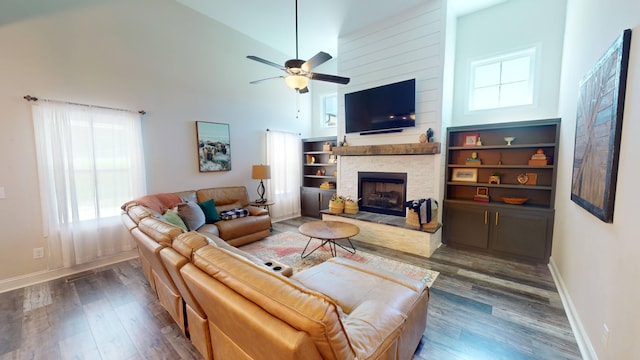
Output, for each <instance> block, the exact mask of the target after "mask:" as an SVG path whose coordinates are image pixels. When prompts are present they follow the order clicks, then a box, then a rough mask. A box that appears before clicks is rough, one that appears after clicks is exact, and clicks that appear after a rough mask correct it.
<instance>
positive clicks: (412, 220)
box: [405, 209, 438, 229]
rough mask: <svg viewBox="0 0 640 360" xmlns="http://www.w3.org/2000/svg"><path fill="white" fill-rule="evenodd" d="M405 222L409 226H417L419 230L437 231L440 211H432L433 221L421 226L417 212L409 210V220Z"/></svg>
mask: <svg viewBox="0 0 640 360" xmlns="http://www.w3.org/2000/svg"><path fill="white" fill-rule="evenodd" d="M405 222H406V223H407V225H410V226H415V227H417V228H422V229H435V228H437V227H438V209H432V210H431V221H430V222H428V223H426V224H422V226H420V219H419V218H418V213H417V212H415V211H414V210H413V209H407V218H406V220H405Z"/></svg>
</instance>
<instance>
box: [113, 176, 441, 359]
mask: <svg viewBox="0 0 640 360" xmlns="http://www.w3.org/2000/svg"><path fill="white" fill-rule="evenodd" d="M238 191H239V190H238ZM196 193H197V192H196ZM208 193H212V192H208ZM245 193H246V189H245ZM178 194H182V193H178ZM183 196H184V195H183ZM214 199H215V197H214ZM215 201H216V204H217V203H218V199H215ZM123 210H124V212H123V222H124V223H125V225H126V226H127V227H128V228H129V230H130V231H131V234H132V235H133V237H134V239H135V240H136V242H137V244H138V249H139V252H140V259H141V263H142V267H143V270H144V272H145V275H146V276H147V279H148V280H149V283H150V284H151V286H152V288H153V289H154V290H155V291H156V293H157V295H158V298H159V300H160V302H161V304H162V305H163V306H164V307H165V309H167V311H168V312H169V313H170V314H171V316H172V317H173V319H174V320H175V321H176V323H177V324H178V325H179V326H180V328H181V329H182V330H183V332H184V333H185V335H187V336H188V337H189V338H190V340H191V342H192V343H193V344H194V346H195V347H196V348H197V349H198V351H200V353H201V354H202V355H203V357H204V358H206V359H214V358H215V359H410V358H411V357H412V355H413V353H414V352H415V350H416V348H417V346H418V344H419V342H420V339H421V337H422V334H423V332H424V330H425V326H426V316H427V303H428V300H429V289H428V288H427V287H425V286H424V284H422V283H421V282H418V281H414V280H411V279H408V278H405V277H403V276H400V275H398V274H392V273H386V272H384V271H380V270H373V269H370V268H368V267H366V266H364V265H362V264H359V263H356V262H353V261H349V260H347V259H342V258H333V259H331V260H329V261H326V262H324V263H322V264H319V265H316V266H314V267H311V268H309V269H306V270H303V271H300V272H298V273H296V274H291V269H290V268H288V267H287V266H286V265H283V264H279V263H278V262H277V259H276V260H273V259H269V260H266V261H265V260H263V259H259V258H256V257H255V256H252V255H251V254H248V253H246V252H243V251H242V250H239V249H237V248H236V247H235V246H232V245H231V243H230V242H228V241H225V240H226V239H223V238H221V237H220V236H216V235H212V234H211V233H210V232H206V233H205V232H200V231H198V232H196V231H188V232H185V231H184V230H183V229H181V228H180V227H177V226H174V225H171V224H168V223H167V222H165V221H164V220H163V219H162V218H159V217H157V216H154V214H153V213H154V212H153V211H149V210H148V209H147V208H146V207H145V206H143V205H140V204H139V203H138V202H129V203H127V204H125V205H123ZM257 216H261V215H257ZM267 216H268V215H267ZM234 220H238V219H234ZM251 223H253V222H251ZM251 223H249V224H251ZM267 229H268V227H267ZM220 234H221V235H222V234H224V232H222V231H221V232H220ZM243 236H244V237H245V239H246V238H247V237H246V235H243ZM236 239H237V237H236ZM145 268H146V269H145ZM287 275H290V276H287Z"/></svg>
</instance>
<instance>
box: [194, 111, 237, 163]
mask: <svg viewBox="0 0 640 360" xmlns="http://www.w3.org/2000/svg"><path fill="white" fill-rule="evenodd" d="M196 136H197V142H198V164H199V166H200V172H209V171H229V170H231V143H230V141H229V138H230V137H229V124H219V123H212V122H204V121H196Z"/></svg>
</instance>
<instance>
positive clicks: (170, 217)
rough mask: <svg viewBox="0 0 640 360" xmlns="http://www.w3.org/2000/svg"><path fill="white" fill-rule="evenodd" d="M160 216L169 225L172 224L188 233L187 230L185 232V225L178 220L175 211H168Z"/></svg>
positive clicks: (178, 217)
mask: <svg viewBox="0 0 640 360" xmlns="http://www.w3.org/2000/svg"><path fill="white" fill-rule="evenodd" d="M162 216H163V217H164V218H165V220H167V221H168V222H169V223H171V224H173V225H175V226H179V227H181V228H182V229H184V231H189V230H187V225H185V224H184V221H182V219H181V218H180V216H179V215H178V213H177V212H176V211H175V210H173V209H169V210H167V212H165V213H164V215H162Z"/></svg>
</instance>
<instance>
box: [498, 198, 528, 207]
mask: <svg viewBox="0 0 640 360" xmlns="http://www.w3.org/2000/svg"><path fill="white" fill-rule="evenodd" d="M527 200H529V199H527V198H521V197H509V196H503V197H502V201H504V203H505V204H512V205H522V204H524V203H525V202H527Z"/></svg>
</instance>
